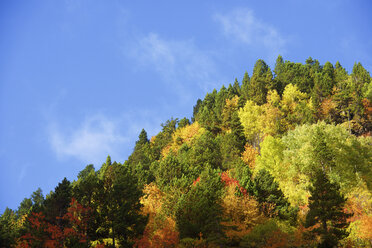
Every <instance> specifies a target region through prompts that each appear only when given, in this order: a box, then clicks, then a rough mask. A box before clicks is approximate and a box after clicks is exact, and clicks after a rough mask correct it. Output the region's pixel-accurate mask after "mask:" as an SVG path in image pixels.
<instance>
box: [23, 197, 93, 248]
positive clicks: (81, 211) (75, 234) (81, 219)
mask: <svg viewBox="0 0 372 248" xmlns="http://www.w3.org/2000/svg"><path fill="white" fill-rule="evenodd" d="M89 215H90V209H89V208H86V207H84V206H82V205H81V204H80V203H78V202H77V201H76V200H75V199H74V198H72V200H71V203H70V207H69V208H68V210H67V213H66V214H65V215H63V216H62V217H57V218H59V219H63V220H65V221H67V222H68V225H67V226H65V227H61V226H58V225H53V224H51V223H49V222H47V221H46V219H45V216H44V214H43V213H42V212H39V213H35V212H33V213H31V215H30V216H29V217H28V218H27V222H28V226H29V232H27V233H26V234H25V235H23V236H22V237H21V238H20V239H19V240H18V243H17V247H19V248H21V247H24V248H26V247H45V248H57V247H71V246H73V245H76V244H80V245H79V247H85V246H87V243H88V237H87V222H88V220H89Z"/></svg>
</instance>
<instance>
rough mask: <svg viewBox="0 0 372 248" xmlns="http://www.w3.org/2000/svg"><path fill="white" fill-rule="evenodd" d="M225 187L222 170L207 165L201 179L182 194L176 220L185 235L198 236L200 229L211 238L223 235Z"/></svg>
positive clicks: (211, 239)
mask: <svg viewBox="0 0 372 248" xmlns="http://www.w3.org/2000/svg"><path fill="white" fill-rule="evenodd" d="M222 189H223V184H222V182H221V179H220V175H219V174H218V172H217V171H214V170H212V169H211V168H206V169H205V170H204V171H203V172H202V174H201V176H200V179H199V180H198V181H196V182H195V184H194V185H192V186H191V189H190V190H189V191H188V192H187V193H186V194H183V195H182V196H181V198H180V199H179V201H178V203H177V206H176V223H177V227H178V230H179V232H180V238H181V239H183V238H198V237H199V234H200V233H202V234H203V237H205V238H207V240H209V241H211V242H219V241H220V240H221V239H222V237H223V230H222V226H221V224H220V221H221V217H222V212H223V211H222V206H221V203H220V198H221V195H222Z"/></svg>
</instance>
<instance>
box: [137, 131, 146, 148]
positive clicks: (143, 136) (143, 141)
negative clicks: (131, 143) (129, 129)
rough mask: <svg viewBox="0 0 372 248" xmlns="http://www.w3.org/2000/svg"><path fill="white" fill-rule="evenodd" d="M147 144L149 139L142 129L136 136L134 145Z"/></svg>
mask: <svg viewBox="0 0 372 248" xmlns="http://www.w3.org/2000/svg"><path fill="white" fill-rule="evenodd" d="M148 142H149V139H148V138H147V132H146V131H145V129H143V128H142V131H141V133H140V134H139V136H138V140H137V142H136V145H137V144H138V145H144V144H146V143H148Z"/></svg>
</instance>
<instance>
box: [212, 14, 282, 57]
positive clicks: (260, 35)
mask: <svg viewBox="0 0 372 248" xmlns="http://www.w3.org/2000/svg"><path fill="white" fill-rule="evenodd" d="M213 18H214V20H215V21H216V22H218V23H219V24H220V25H221V27H222V30H223V33H224V35H226V37H228V38H229V39H231V40H233V41H238V42H240V43H243V44H245V45H248V46H250V47H252V48H253V49H261V50H263V51H266V52H265V53H267V56H268V58H270V59H272V57H273V56H275V57H276V56H277V55H278V54H283V53H285V47H286V44H287V43H288V39H286V38H285V37H283V35H282V34H280V32H279V31H278V30H277V29H276V28H274V27H273V26H272V25H270V24H268V23H265V22H263V21H261V20H260V19H258V18H257V17H256V16H255V15H254V13H253V11H252V10H250V9H246V8H242V9H235V10H233V11H230V12H228V13H224V14H221V13H217V14H215V15H214V16H213Z"/></svg>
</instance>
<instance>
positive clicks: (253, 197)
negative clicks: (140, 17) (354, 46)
mask: <svg viewBox="0 0 372 248" xmlns="http://www.w3.org/2000/svg"><path fill="white" fill-rule="evenodd" d="M371 132H372V80H371V76H370V73H369V72H368V71H367V70H366V69H365V68H364V67H363V66H362V64H361V63H355V64H354V67H353V69H352V72H351V73H348V72H347V71H346V69H345V68H343V67H342V66H341V64H340V63H339V62H337V63H336V64H334V65H333V64H332V63H330V62H326V63H325V64H324V65H321V64H320V63H319V61H318V60H316V59H312V58H311V57H310V58H308V59H307V60H306V61H305V63H297V62H290V61H285V60H284V59H283V58H282V56H278V58H277V60H276V63H275V68H274V69H273V70H272V69H270V67H269V66H268V65H267V64H266V63H265V62H264V61H263V60H261V59H259V60H257V62H256V63H255V65H254V68H253V72H252V73H251V75H249V74H248V72H245V73H244V75H243V77H242V79H241V81H240V82H239V80H238V79H235V82H233V83H231V84H229V85H228V86H222V87H221V88H220V89H219V90H217V89H214V90H213V91H212V92H210V93H208V94H206V96H205V97H204V99H198V100H197V102H196V104H195V106H194V107H193V116H192V117H191V118H190V119H189V118H186V117H185V118H170V119H169V120H167V121H165V122H164V123H163V124H162V125H161V131H160V132H159V133H158V134H156V135H155V136H153V137H148V135H147V132H146V131H145V130H144V129H142V131H141V132H140V134H139V137H138V140H137V141H136V143H135V145H134V148H133V152H132V154H131V155H130V156H129V157H128V159H127V160H126V161H125V162H123V163H121V162H115V161H112V160H111V157H110V156H108V157H107V160H106V161H105V162H104V163H103V164H102V165H101V166H97V165H96V167H95V166H94V165H92V164H89V165H87V166H86V167H85V168H84V169H83V170H82V171H80V172H79V174H78V175H77V178H76V179H75V180H74V181H69V180H67V179H66V178H65V179H63V180H62V181H61V182H60V183H59V184H58V185H56V187H55V189H54V191H51V192H49V193H47V194H46V195H45V196H44V194H43V192H42V190H41V189H40V188H39V189H37V190H36V191H34V192H33V193H32V194H31V195H30V197H29V198H25V199H24V200H23V201H22V202H21V203H20V205H19V207H18V209H14V210H13V209H9V208H7V209H6V210H5V211H4V212H3V213H2V214H1V217H0V247H24V248H26V247H38V248H40V247H50V248H51V247H96V248H102V247H138V248H145V247H185V248H186V247H205V248H207V247H271V248H274V247H372V231H371V230H372V137H371ZM102 162H103V161H102Z"/></svg>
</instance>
